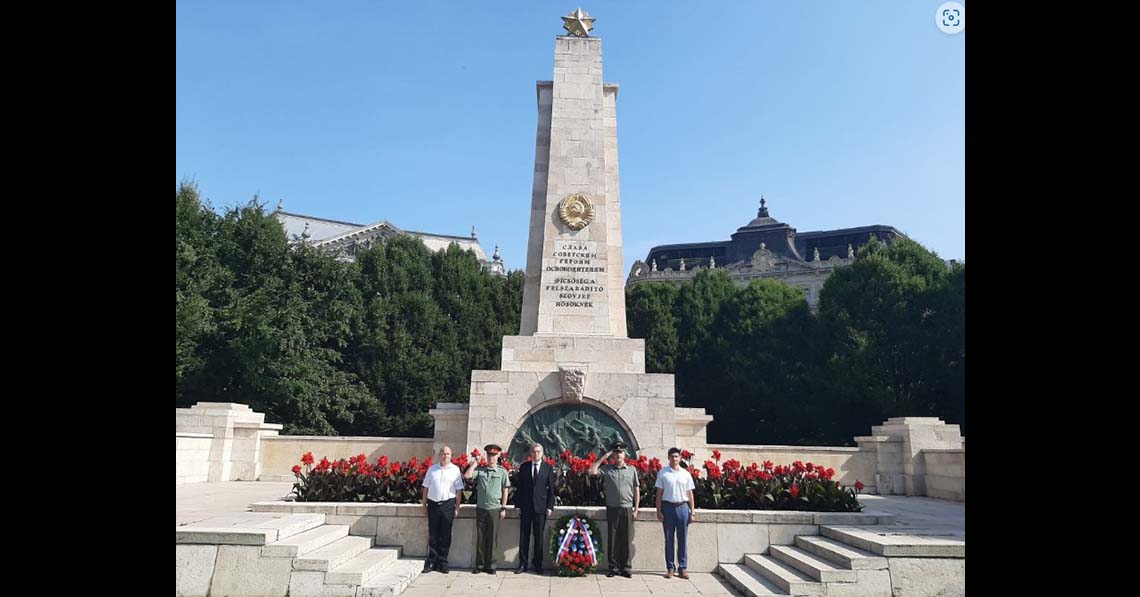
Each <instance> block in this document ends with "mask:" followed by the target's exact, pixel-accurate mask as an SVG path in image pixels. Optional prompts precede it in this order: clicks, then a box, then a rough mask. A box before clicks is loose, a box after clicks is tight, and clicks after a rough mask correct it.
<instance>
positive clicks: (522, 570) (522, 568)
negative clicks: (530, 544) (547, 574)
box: [515, 566, 526, 574]
mask: <svg viewBox="0 0 1140 597" xmlns="http://www.w3.org/2000/svg"><path fill="white" fill-rule="evenodd" d="M523 572H526V566H519V567H518V568H516V569H515V574H522V573H523Z"/></svg>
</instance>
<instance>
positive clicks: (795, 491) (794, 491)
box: [788, 483, 800, 498]
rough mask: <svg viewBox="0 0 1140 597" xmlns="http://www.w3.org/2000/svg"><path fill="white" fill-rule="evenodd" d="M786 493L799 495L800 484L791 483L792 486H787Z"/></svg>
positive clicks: (794, 495) (793, 495)
mask: <svg viewBox="0 0 1140 597" xmlns="http://www.w3.org/2000/svg"><path fill="white" fill-rule="evenodd" d="M788 493H790V494H792V497H793V498H794V497H797V496H798V495H800V486H799V485H796V484H795V483H793V484H792V486H791V487H789V488H788Z"/></svg>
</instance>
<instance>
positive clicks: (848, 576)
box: [768, 545, 859, 583]
mask: <svg viewBox="0 0 1140 597" xmlns="http://www.w3.org/2000/svg"><path fill="white" fill-rule="evenodd" d="M768 553H769V555H772V556H774V557H775V558H776V559H777V560H780V561H781V562H783V563H785V564H787V565H789V566H791V567H792V568H795V569H796V570H799V571H800V572H803V573H804V574H806V575H808V576H810V577H811V578H813V579H815V580H818V581H819V582H824V583H828V582H858V581H859V574H858V573H856V572H855V571H854V570H851V569H850V568H843V567H840V566H838V565H836V564H835V563H833V562H830V561H828V560H826V559H824V558H821V557H820V556H817V555H815V554H814V553H811V552H809V551H805V550H803V549H800V548H798V547H795V546H792V545H772V546H770V547H769V548H768Z"/></svg>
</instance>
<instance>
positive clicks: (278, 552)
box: [261, 524, 349, 558]
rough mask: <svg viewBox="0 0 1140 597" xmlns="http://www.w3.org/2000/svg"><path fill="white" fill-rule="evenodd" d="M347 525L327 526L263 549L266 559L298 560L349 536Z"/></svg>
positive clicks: (298, 534) (310, 530) (262, 552)
mask: <svg viewBox="0 0 1140 597" xmlns="http://www.w3.org/2000/svg"><path fill="white" fill-rule="evenodd" d="M348 529H349V526H348V525H347V524H326V525H323V526H319V527H317V528H315V529H309V530H307V531H305V532H304V533H297V534H296V535H293V536H292V537H288V538H285V539H282V540H280V541H278V542H276V543H271V544H269V545H266V546H265V547H262V548H261V556H262V557H265V558H298V557H301V556H303V555H305V554H307V553H309V552H310V551H313V550H315V549H320V548H322V547H324V546H326V545H328V544H329V543H332V542H333V541H336V540H337V539H340V538H341V537H347V536H348Z"/></svg>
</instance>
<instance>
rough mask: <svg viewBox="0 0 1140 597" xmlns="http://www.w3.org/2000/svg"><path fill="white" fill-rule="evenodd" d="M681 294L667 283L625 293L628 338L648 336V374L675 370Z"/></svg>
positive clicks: (638, 288)
mask: <svg viewBox="0 0 1140 597" xmlns="http://www.w3.org/2000/svg"><path fill="white" fill-rule="evenodd" d="M678 293H679V291H678V288H677V286H676V285H674V284H671V283H668V282H649V283H642V284H638V285H636V286H634V287H632V288H628V289H627V290H626V292H625V297H626V298H625V300H626V305H625V312H626V323H627V325H628V329H629V337H630V338H644V339H645V370H646V371H647V372H649V373H672V372H673V370H674V367H675V366H676V358H677V316H676V311H675V310H676V306H677V296H678Z"/></svg>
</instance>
